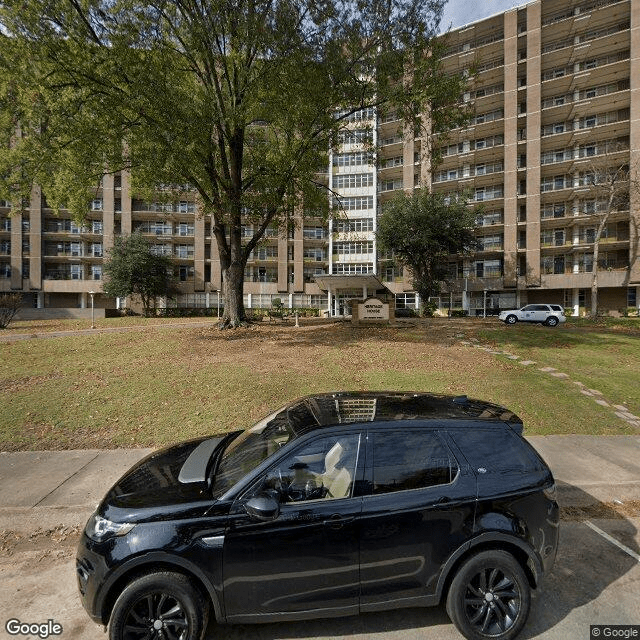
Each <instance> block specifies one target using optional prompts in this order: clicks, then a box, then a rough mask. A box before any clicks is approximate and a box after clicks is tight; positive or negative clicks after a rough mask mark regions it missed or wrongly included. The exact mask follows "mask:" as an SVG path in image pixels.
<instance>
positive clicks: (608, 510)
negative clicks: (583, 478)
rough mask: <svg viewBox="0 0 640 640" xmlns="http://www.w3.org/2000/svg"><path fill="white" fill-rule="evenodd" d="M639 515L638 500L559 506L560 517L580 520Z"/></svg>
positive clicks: (623, 517)
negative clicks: (583, 505) (582, 505)
mask: <svg viewBox="0 0 640 640" xmlns="http://www.w3.org/2000/svg"><path fill="white" fill-rule="evenodd" d="M639 516H640V500H629V501H627V502H596V503H594V504H590V505H588V506H585V507H561V508H560V519H561V520H572V521H582V520H591V519H600V520H623V519H626V518H637V517H639Z"/></svg>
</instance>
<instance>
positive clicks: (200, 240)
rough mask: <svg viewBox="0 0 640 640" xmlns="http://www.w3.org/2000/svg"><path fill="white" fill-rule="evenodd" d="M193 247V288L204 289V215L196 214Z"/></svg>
mask: <svg viewBox="0 0 640 640" xmlns="http://www.w3.org/2000/svg"><path fill="white" fill-rule="evenodd" d="M193 224H194V247H193V271H194V274H193V275H194V280H193V290H194V291H204V285H205V283H204V244H205V240H204V216H202V215H198V214H196V215H195V220H194V222H193Z"/></svg>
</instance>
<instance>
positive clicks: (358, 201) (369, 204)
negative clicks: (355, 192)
mask: <svg viewBox="0 0 640 640" xmlns="http://www.w3.org/2000/svg"><path fill="white" fill-rule="evenodd" d="M334 205H335V206H336V207H337V208H338V209H344V210H345V211H361V210H364V209H373V196H355V197H353V198H339V197H338V198H334Z"/></svg>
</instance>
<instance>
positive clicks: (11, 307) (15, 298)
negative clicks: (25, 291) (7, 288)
mask: <svg viewBox="0 0 640 640" xmlns="http://www.w3.org/2000/svg"><path fill="white" fill-rule="evenodd" d="M21 306H22V294H21V293H2V294H0V329H6V328H7V327H8V326H9V323H10V322H11V321H12V320H13V318H14V317H15V315H16V313H18V311H19V310H20V307H21Z"/></svg>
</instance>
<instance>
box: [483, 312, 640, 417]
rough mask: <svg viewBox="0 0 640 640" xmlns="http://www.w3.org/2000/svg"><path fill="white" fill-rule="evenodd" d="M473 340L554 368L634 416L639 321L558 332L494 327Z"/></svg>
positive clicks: (579, 323) (570, 326)
mask: <svg viewBox="0 0 640 640" xmlns="http://www.w3.org/2000/svg"><path fill="white" fill-rule="evenodd" d="M478 337H479V338H480V339H482V340H483V342H485V343H490V344H493V345H495V346H498V347H500V348H501V349H504V350H507V351H509V352H510V353H513V354H515V355H520V356H523V357H527V358H529V359H531V360H535V361H536V362H537V363H540V365H543V366H550V367H555V368H556V369H558V370H559V371H561V372H564V373H567V374H568V375H569V376H570V377H571V379H572V380H576V381H580V382H582V383H584V384H585V385H586V387H587V388H589V389H596V390H598V391H600V392H602V393H603V394H604V396H605V398H607V400H608V401H610V402H612V403H613V404H620V405H626V406H627V407H628V408H629V410H630V411H631V412H632V413H634V414H635V415H640V320H638V319H636V318H620V319H613V318H603V319H599V320H597V321H595V322H593V321H589V320H584V319H578V320H571V319H569V321H568V322H567V323H566V324H565V325H564V326H562V327H559V328H556V329H549V328H547V327H542V326H540V325H525V324H518V325H516V326H514V327H506V326H502V325H498V326H496V327H492V328H483V329H482V330H480V331H479V332H478Z"/></svg>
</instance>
